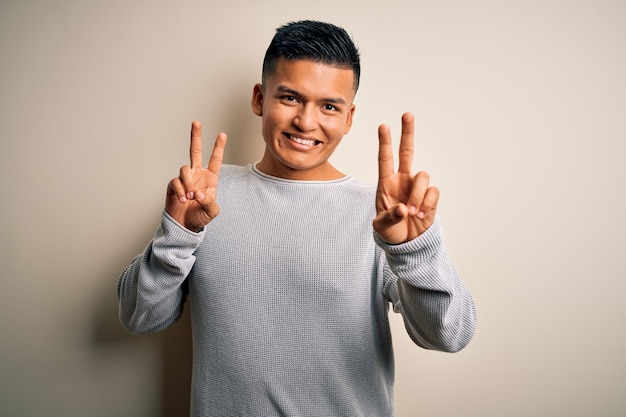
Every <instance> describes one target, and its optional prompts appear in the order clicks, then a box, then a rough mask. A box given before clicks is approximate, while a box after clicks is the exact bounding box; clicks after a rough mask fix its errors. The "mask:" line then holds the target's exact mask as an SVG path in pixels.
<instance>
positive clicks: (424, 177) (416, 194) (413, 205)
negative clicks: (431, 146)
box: [407, 171, 430, 215]
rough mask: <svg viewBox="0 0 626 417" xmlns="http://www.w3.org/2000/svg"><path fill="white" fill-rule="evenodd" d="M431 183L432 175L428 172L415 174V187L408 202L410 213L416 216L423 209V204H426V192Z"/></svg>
mask: <svg viewBox="0 0 626 417" xmlns="http://www.w3.org/2000/svg"><path fill="white" fill-rule="evenodd" d="M429 183H430V175H428V172H425V171H420V172H418V173H417V174H415V177H413V186H412V188H411V194H410V195H409V199H408V201H407V205H408V206H409V213H410V214H411V215H414V214H416V213H417V212H418V210H420V209H421V207H422V204H423V202H424V196H425V195H426V190H428V185H429Z"/></svg>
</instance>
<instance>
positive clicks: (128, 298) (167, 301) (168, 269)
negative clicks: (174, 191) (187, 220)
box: [117, 211, 204, 334]
mask: <svg viewBox="0 0 626 417" xmlns="http://www.w3.org/2000/svg"><path fill="white" fill-rule="evenodd" d="M203 237H204V230H202V231H200V232H199V233H193V232H191V231H189V230H187V229H185V228H184V227H182V226H181V225H179V224H178V223H177V222H176V221H175V220H174V219H173V218H171V217H170V216H169V215H168V214H167V213H166V212H165V211H164V212H163V217H162V220H161V224H160V226H159V227H158V228H157V230H156V232H155V235H154V237H153V239H152V241H151V242H150V243H149V244H148V246H147V247H146V249H145V250H144V252H143V253H142V254H140V255H138V256H137V257H136V258H135V259H134V260H133V261H132V262H131V264H130V265H128V266H127V267H126V269H125V270H124V272H122V274H121V276H120V277H119V280H118V283H117V299H118V304H119V318H120V321H121V322H122V324H123V325H124V327H125V328H126V330H128V331H129V332H130V333H132V334H141V333H150V332H158V331H160V330H163V329H165V328H166V327H168V326H170V325H171V324H173V323H174V322H175V321H177V320H178V319H179V318H180V316H181V314H182V311H183V304H184V302H185V297H186V290H185V279H186V278H187V276H188V275H189V272H190V271H191V268H192V267H193V265H194V263H195V260H196V258H195V256H194V252H195V250H196V249H197V248H198V246H199V245H200V243H201V242H202V239H203Z"/></svg>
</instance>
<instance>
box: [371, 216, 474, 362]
mask: <svg viewBox="0 0 626 417" xmlns="http://www.w3.org/2000/svg"><path fill="white" fill-rule="evenodd" d="M375 239H376V243H377V244H378V245H379V246H380V247H381V248H382V249H383V250H384V252H385V258H386V261H387V263H386V265H385V268H384V274H385V282H386V285H385V293H386V296H387V298H388V299H389V300H390V301H391V303H392V305H393V309H394V311H395V312H397V313H400V314H402V318H403V321H404V325H405V328H406V330H407V332H408V334H409V336H410V337H411V339H412V340H413V341H414V342H415V343H416V344H417V345H419V346H421V347H423V348H426V349H433V350H439V351H444V352H456V351H459V350H461V349H462V348H464V347H465V346H466V345H467V344H468V343H469V342H470V340H471V339H472V336H473V335H474V331H475V328H476V308H475V305H474V300H473V298H472V294H471V293H470V291H469V289H468V288H467V287H466V286H465V285H464V284H463V282H462V281H461V278H460V276H459V274H458V272H457V270H456V268H455V267H454V265H453V264H452V263H451V262H450V259H449V258H448V254H447V251H446V248H445V246H444V243H443V236H442V232H441V228H440V225H439V221H438V220H435V222H434V223H433V225H432V226H431V227H430V228H429V229H428V230H426V231H425V232H424V233H422V234H421V235H420V236H419V237H417V238H416V239H414V240H412V241H410V242H407V243H403V244H400V245H389V244H388V243H386V242H385V241H383V240H382V239H381V238H380V236H379V235H377V234H376V235H375Z"/></svg>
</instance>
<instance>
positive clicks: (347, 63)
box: [262, 20, 361, 92]
mask: <svg viewBox="0 0 626 417" xmlns="http://www.w3.org/2000/svg"><path fill="white" fill-rule="evenodd" d="M280 57H283V58H286V59H293V60H299V59H310V60H313V61H315V62H320V63H323V64H328V65H332V66H335V67H338V68H345V69H351V70H352V72H353V73H354V91H355V92H356V90H357V89H358V88H359V79H360V77H361V63H360V58H359V51H358V49H357V48H356V46H355V45H354V42H353V41H352V39H351V38H350V35H348V33H347V32H346V31H345V30H344V29H343V28H340V27H339V26H335V25H333V24H331V23H325V22H319V21H315V20H301V21H298V22H291V23H288V24H286V25H284V26H281V27H279V28H278V29H276V34H275V35H274V38H273V39H272V41H271V43H270V45H269V47H268V48H267V51H266V52H265V58H264V59H263V74H262V80H263V83H265V80H266V79H267V77H268V76H270V75H272V74H273V73H274V71H275V70H276V62H277V61H278V58H280Z"/></svg>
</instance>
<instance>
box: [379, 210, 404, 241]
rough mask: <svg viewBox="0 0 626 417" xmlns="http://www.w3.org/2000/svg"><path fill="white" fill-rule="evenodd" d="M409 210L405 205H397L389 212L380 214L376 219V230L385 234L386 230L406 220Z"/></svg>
mask: <svg viewBox="0 0 626 417" xmlns="http://www.w3.org/2000/svg"><path fill="white" fill-rule="evenodd" d="M407 215H408V209H407V207H406V205H404V204H397V205H396V206H394V207H392V208H390V209H389V210H386V211H383V212H381V213H379V214H378V215H377V216H376V218H374V229H376V231H377V232H378V233H380V234H384V232H385V230H387V229H388V228H390V227H392V226H395V225H396V224H398V223H400V222H401V221H402V220H404V219H405V218H406V216H407Z"/></svg>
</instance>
